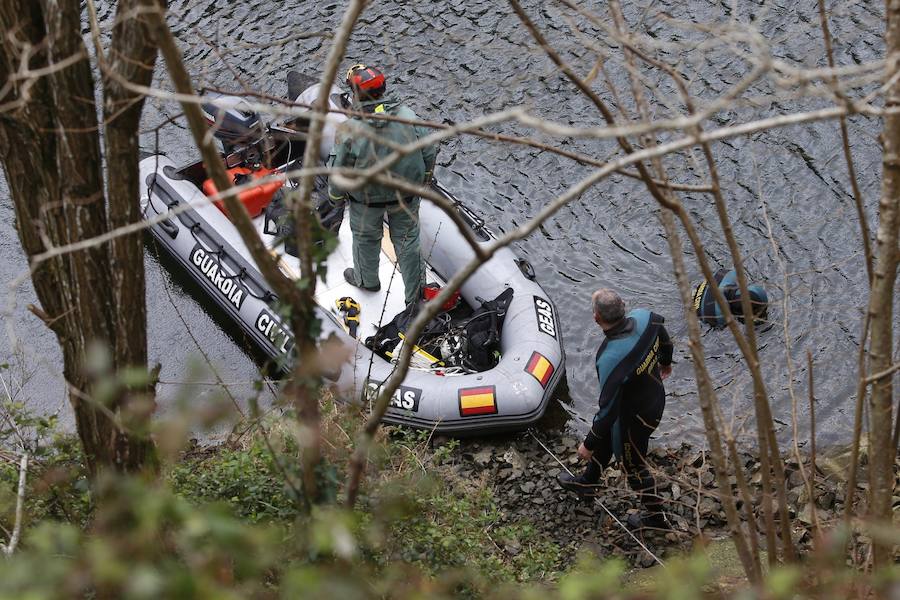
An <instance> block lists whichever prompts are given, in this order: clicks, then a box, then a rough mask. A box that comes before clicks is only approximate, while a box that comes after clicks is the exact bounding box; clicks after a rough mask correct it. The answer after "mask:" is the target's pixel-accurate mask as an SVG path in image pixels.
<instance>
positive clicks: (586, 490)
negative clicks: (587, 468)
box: [556, 473, 598, 496]
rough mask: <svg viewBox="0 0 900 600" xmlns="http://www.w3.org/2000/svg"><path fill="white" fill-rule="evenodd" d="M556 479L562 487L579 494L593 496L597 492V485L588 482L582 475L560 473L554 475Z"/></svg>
mask: <svg viewBox="0 0 900 600" xmlns="http://www.w3.org/2000/svg"><path fill="white" fill-rule="evenodd" d="M556 481H558V482H559V485H561V486H562V487H563V489H566V490H569V491H570V492H575V493H576V494H578V495H579V496H594V495H596V493H597V488H598V485H597V484H596V483H590V482H589V481H587V480H586V479H585V478H584V476H583V475H579V476H578V477H575V476H574V475H572V474H571V473H560V474H559V475H557V476H556Z"/></svg>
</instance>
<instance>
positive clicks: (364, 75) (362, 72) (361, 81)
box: [347, 64, 387, 100]
mask: <svg viewBox="0 0 900 600" xmlns="http://www.w3.org/2000/svg"><path fill="white" fill-rule="evenodd" d="M386 84H387V80H386V79H385V78H384V73H382V72H381V71H379V70H378V69H376V68H374V67H367V66H366V65H363V64H359V65H353V66H352V67H350V68H349V69H348V70H347V87H348V88H350V91H352V92H353V93H354V94H356V95H357V96H358V97H359V98H361V99H369V100H377V99H379V98H381V96H383V95H384V90H385V88H386Z"/></svg>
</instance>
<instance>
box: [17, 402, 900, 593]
mask: <svg viewBox="0 0 900 600" xmlns="http://www.w3.org/2000/svg"><path fill="white" fill-rule="evenodd" d="M187 421H189V418H188V416H185V415H180V416H178V417H173V418H172V419H170V420H169V421H168V422H166V423H164V424H163V425H162V427H161V428H160V430H159V431H160V432H161V433H162V432H167V435H168V437H166V436H165V435H161V434H157V443H158V444H159V445H160V447H161V449H163V450H164V452H163V456H164V460H163V465H162V468H161V473H160V475H161V476H160V478H159V479H158V480H156V481H152V480H144V479H142V478H140V477H138V478H134V479H131V480H129V481H128V482H127V484H124V489H126V490H127V492H126V493H125V494H124V495H123V494H121V493H118V494H117V495H116V497H117V500H116V501H115V502H113V503H112V505H111V506H110V505H106V506H103V505H101V506H97V505H95V502H96V499H94V498H93V497H92V496H91V494H90V493H89V489H90V486H89V484H88V478H87V477H88V476H87V473H86V471H85V469H84V465H83V461H81V459H80V450H79V448H78V444H77V440H74V439H72V438H71V437H69V436H59V435H56V434H55V433H53V432H51V431H50V430H49V429H48V430H46V431H44V433H43V435H44V437H45V439H46V444H45V445H44V447H43V448H44V449H43V450H42V451H41V452H40V453H39V455H38V456H37V457H36V458H35V463H36V465H35V467H34V468H33V471H32V473H31V478H30V480H29V482H28V489H27V495H26V499H27V500H26V519H25V522H24V527H23V529H24V534H23V539H22V542H21V544H20V548H19V549H18V550H17V552H16V553H15V555H14V556H12V557H11V558H10V559H9V560H7V561H0V598H13V597H18V594H20V593H24V592H25V591H26V590H29V591H32V592H35V593H36V595H35V596H34V597H38V598H44V597H46V598H54V597H64V596H70V595H78V594H86V593H87V594H89V593H91V590H99V589H100V588H99V587H98V586H103V585H108V586H110V587H109V589H111V590H115V592H116V594H114V595H118V594H122V595H123V596H125V597H145V596H144V593H143V592H141V591H140V590H137V591H136V590H135V589H134V587H135V586H139V585H146V586H148V587H147V590H145V591H148V590H155V592H154V593H163V594H168V593H175V592H177V590H175V588H172V587H171V586H173V585H178V582H179V581H180V580H181V579H180V578H182V579H183V578H187V579H188V580H189V581H190V586H191V588H192V589H197V590H199V589H206V590H209V594H207V593H206V592H204V593H202V594H199V595H194V594H193V593H192V594H189V595H188V596H185V597H213V596H216V594H218V593H219V592H225V591H226V590H228V593H229V594H232V595H234V594H235V593H237V594H238V597H241V596H245V595H249V596H252V597H270V596H278V595H281V596H283V597H289V596H291V594H292V590H293V591H296V590H297V589H298V588H295V587H293V586H295V585H299V584H298V583H297V582H298V581H301V582H303V585H304V586H306V585H310V586H312V588H309V589H316V590H319V592H321V593H325V592H326V591H327V590H338V589H340V590H345V591H346V590H351V589H352V590H355V591H354V592H353V594H351V596H357V597H379V596H384V595H390V596H392V597H415V596H416V595H417V594H420V593H422V592H423V591H426V590H427V591H429V593H432V592H433V593H434V594H436V595H437V597H441V595H442V594H444V595H446V596H448V597H450V596H452V597H456V596H457V595H460V594H461V595H464V596H470V597H499V598H505V597H521V595H522V594H525V595H526V596H527V595H528V594H538V593H542V594H544V595H546V594H548V593H550V594H551V597H555V596H552V594H559V597H561V598H594V597H597V598H604V597H632V596H635V597H638V596H640V597H647V594H650V596H649V597H653V598H656V597H659V598H669V597H695V596H696V595H701V596H708V597H728V596H730V595H732V594H733V593H735V592H736V591H738V590H745V591H747V590H749V589H751V588H750V587H749V584H748V582H747V580H746V578H745V577H744V576H743V574H742V571H741V566H740V561H739V560H738V558H737V557H736V556H735V555H734V550H733V545H732V543H731V541H730V538H729V532H728V529H727V525H726V522H725V513H724V511H723V508H722V506H721V504H720V503H719V501H718V499H717V490H716V487H715V481H716V479H715V476H714V473H713V471H712V467H711V464H710V461H709V460H708V454H707V452H706V451H704V450H703V449H700V448H697V447H694V446H691V445H688V444H682V445H681V446H679V447H669V448H665V447H652V448H651V461H652V463H653V464H654V467H655V475H656V477H657V482H658V491H659V493H660V495H661V496H662V497H663V498H664V500H665V502H666V506H667V511H668V515H669V519H670V521H671V522H672V525H673V529H672V530H671V531H643V532H638V534H637V539H639V540H640V541H641V544H642V545H643V546H644V547H642V546H641V545H640V544H638V543H637V542H636V541H635V539H634V538H632V537H631V535H629V534H628V533H627V532H626V530H625V529H624V528H623V527H622V526H621V525H619V524H617V523H616V522H615V520H614V519H613V518H612V517H611V516H610V513H611V514H612V515H615V517H616V518H618V519H619V520H620V521H621V522H623V523H624V521H625V519H626V517H627V514H628V512H629V511H630V510H633V509H634V508H636V506H637V499H636V497H634V495H633V494H632V492H631V491H630V490H629V489H628V487H627V484H626V483H625V481H624V474H623V473H622V471H621V470H620V469H619V467H618V465H616V464H614V465H612V466H611V468H610V469H607V471H606V473H605V474H604V476H603V479H602V480H601V484H602V485H601V488H600V493H599V497H598V500H592V499H579V498H577V497H576V496H575V495H574V494H571V493H569V492H566V491H564V490H562V489H560V488H559V487H558V486H557V484H556V481H555V476H556V474H557V472H558V471H559V470H560V469H562V468H563V467H562V466H561V465H560V464H559V463H558V462H557V458H558V459H559V460H560V461H562V463H563V464H564V465H565V466H566V467H568V468H570V469H572V470H573V471H576V470H577V469H579V468H581V465H580V463H579V462H578V459H577V456H576V454H575V448H576V446H577V440H576V439H575V438H573V437H571V436H570V435H569V434H566V433H565V432H561V431H559V430H541V431H533V432H532V431H528V432H522V433H518V434H509V435H505V436H499V437H495V438H462V439H458V438H446V437H443V436H435V435H432V434H431V433H430V432H428V431H423V430H410V429H406V428H399V427H386V428H384V430H383V431H382V432H380V433H379V435H378V436H377V439H376V442H375V444H374V446H373V451H372V455H371V461H370V464H369V471H370V480H369V482H368V484H367V485H366V486H365V488H364V489H363V490H362V493H361V496H360V503H359V505H358V506H357V507H356V509H354V510H342V509H337V508H327V507H325V506H323V507H321V508H314V509H313V510H312V511H311V512H310V513H307V514H305V515H304V510H303V507H302V506H301V505H300V502H301V499H300V495H298V493H297V490H296V487H297V486H298V485H300V484H299V482H300V472H299V456H300V455H299V445H298V444H297V436H298V435H299V433H298V430H297V429H296V427H295V426H294V424H295V423H296V421H295V420H294V419H291V418H286V415H281V416H278V417H276V416H274V414H270V415H269V416H268V417H265V418H259V419H257V420H255V421H253V422H250V423H241V424H239V426H238V427H235V428H234V429H233V431H243V433H242V434H241V435H232V436H229V437H230V439H229V441H226V442H222V443H212V444H208V445H201V444H199V443H198V442H197V440H196V439H192V438H191V437H190V434H189V433H188V432H189V428H186V427H184V426H183V424H184V423H185V422H187ZM178 423H181V424H182V426H181V427H176V425H177V424H178ZM30 424H31V425H33V423H30ZM358 427H359V410H358V409H356V408H354V407H352V406H347V405H343V404H336V403H333V402H331V401H330V400H328V401H327V402H326V403H325V409H324V410H323V448H326V449H327V450H326V452H325V461H324V462H323V467H322V470H321V472H320V473H319V481H320V487H321V488H323V489H325V490H327V493H329V494H332V495H335V496H333V497H332V500H333V503H332V504H333V505H335V506H336V505H337V504H339V500H340V498H339V497H337V496H336V494H337V493H338V489H339V488H338V486H337V485H336V482H338V481H341V480H342V478H343V473H344V472H345V470H346V468H347V459H348V457H349V452H350V450H349V449H350V443H351V441H352V439H353V437H354V430H355V429H356V428H358ZM538 440H540V442H541V443H542V444H543V445H544V446H546V450H545V449H544V448H543V447H542V446H541V444H539V443H538ZM551 453H552V454H553V455H555V457H554V456H551ZM13 456H14V455H13V454H12V453H7V452H3V453H2V454H0V525H2V526H3V527H4V528H5V529H9V528H10V527H11V526H12V512H11V508H12V505H13V504H14V502H12V498H11V497H10V496H9V494H10V490H13V489H14V487H15V479H16V469H15V467H14V464H13V463H14V460H13V459H12V457H13ZM166 457H167V458H166ZM739 457H740V461H741V463H742V465H743V473H744V475H745V477H746V479H747V481H748V482H749V483H750V485H751V487H752V488H753V493H754V494H758V493H759V481H760V477H759V460H758V458H757V457H755V456H753V455H752V454H748V453H745V452H742V453H740V454H739ZM803 460H804V462H805V467H806V472H807V473H811V471H812V470H811V464H810V462H809V458H808V457H804V459H803ZM785 464H786V465H787V469H788V471H787V472H788V485H787V488H788V490H789V492H788V497H789V501H790V515H791V531H792V533H793V536H794V542H795V544H796V545H797V547H798V549H799V551H800V553H801V555H802V556H803V557H804V559H803V560H804V562H805V563H808V564H819V562H821V561H822V560H823V556H824V557H825V558H827V559H828V560H830V561H832V562H833V561H834V560H837V563H839V564H834V565H832V567H833V568H834V569H835V570H834V571H833V576H831V577H824V578H823V576H822V573H820V572H816V573H815V575H814V577H812V578H810V577H809V576H808V575H804V574H803V572H802V571H798V570H797V569H798V568H799V567H796V566H790V565H788V566H780V567H778V568H777V572H778V573H779V575H778V577H777V578H775V579H774V580H772V578H771V577H770V578H767V580H766V581H767V583H766V587H765V588H764V590H761V591H760V594H761V595H760V596H758V597H765V598H770V597H772V598H776V597H788V596H783V595H781V592H780V591H779V590H777V589H774V588H772V586H776V587H777V586H778V585H786V584H787V583H790V586H789V588H785V589H794V588H795V587H796V586H799V588H797V589H800V590H808V591H809V592H810V593H809V596H808V597H825V596H823V595H821V594H822V593H823V592H826V591H827V593H829V594H830V593H837V592H838V591H839V590H845V589H846V588H845V587H844V586H847V585H851V584H852V585H862V582H863V581H864V580H865V579H866V578H867V575H866V573H865V571H864V569H860V568H858V567H855V566H853V565H852V564H848V565H844V559H843V558H840V557H841V556H843V554H842V553H838V554H836V555H835V554H834V552H833V551H834V549H835V547H844V545H846V544H847V543H849V544H850V545H851V548H852V550H851V554H850V556H852V557H855V559H854V560H855V561H856V564H857V565H859V564H865V561H866V556H865V555H864V552H865V548H866V547H868V542H869V541H870V540H869V539H867V537H866V536H865V535H863V534H862V533H860V532H856V533H854V534H853V535H851V536H847V535H846V534H845V533H843V532H844V529H843V528H842V527H841V525H840V521H841V518H842V515H843V508H844V504H845V501H846V498H845V495H844V490H845V486H846V482H845V481H843V479H842V477H841V476H842V467H841V466H840V462H839V461H838V460H837V459H835V458H828V457H822V458H820V459H818V461H817V466H818V469H817V471H816V473H817V474H816V478H815V483H814V489H815V497H814V499H813V501H810V498H809V493H808V489H809V488H808V486H807V484H806V482H804V481H803V479H802V477H801V476H800V474H799V473H800V472H799V470H798V469H797V463H796V461H795V460H794V459H793V458H792V457H786V458H785ZM863 464H865V459H864V460H863ZM898 466H900V463H898ZM117 477H121V476H117ZM329 482H330V483H329ZM116 485H118V487H119V492H121V489H122V487H123V482H122V481H121V480H119V481H118V483H117V484H116ZM735 485H736V482H735ZM103 486H104V483H103V481H102V480H101V482H100V483H99V491H98V492H97V493H98V497H100V498H102V493H103V492H102V490H103ZM858 489H859V492H860V494H859V495H858V496H857V501H858V502H864V495H865V494H864V491H865V489H866V483H865V478H864V477H863V478H862V481H861V482H860V483H859V484H858ZM601 504H602V506H601ZM604 507H605V508H604ZM739 508H741V510H742V511H743V507H739ZM814 508H815V510H814ZM862 509H864V507H863V506H857V510H862ZM606 510H608V511H609V512H608V513H607V512H606ZM742 514H743V516H744V518H745V519H746V514H744V513H743V512H742ZM124 522H129V523H130V524H131V527H132V531H134V532H135V533H134V534H130V535H128V536H125V537H124V538H122V539H119V537H115V536H113V535H112V534H113V532H115V531H117V530H116V526H121V525H122V524H123V523H124ZM759 522H760V521H759V520H757V523H759ZM763 535H764V532H763V531H762V530H760V532H759V536H760V538H759V543H760V544H761V545H762V544H763V541H762V536H763ZM142 536H149V537H148V539H146V540H144V541H143V542H142V541H141V538H142ZM150 539H158V541H160V542H161V543H159V544H157V545H158V547H155V548H154V547H151V546H153V544H150V543H149V541H150ZM123 544H124V545H126V546H128V547H127V549H123V548H122V545H123ZM136 544H147V547H146V548H139V547H137V546H135V545H136ZM85 549H90V551H89V552H87V554H85V553H84V550H85ZM248 552H249V555H248V554H247V553H248ZM651 552H652V555H651ZM829 552H831V553H832V554H831V555H830V558H829V555H828V553H829ZM135 555H136V556H137V557H138V558H137V563H138V567H135V568H131V567H129V566H128V564H126V563H127V562H128V561H125V560H124V559H117V558H116V556H122V557H124V556H135ZM654 556H655V557H658V559H659V560H660V561H662V562H663V563H664V564H665V566H660V565H659V564H657V561H656V559H655V558H654ZM835 556H837V557H838V559H835ZM172 559H177V560H175V561H174V562H173V560H172ZM48 561H49V562H48ZM816 561H819V562H816ZM853 562H854V561H848V563H853ZM245 563H246V564H245ZM38 564H49V565H51V568H49V569H48V571H47V574H46V576H45V577H43V578H42V579H37V578H35V576H36V574H37V573H36V571H35V569H37V565H38ZM197 564H200V565H201V567H200V568H199V569H198V568H196V565H197ZM347 568H350V569H351V570H352V573H353V574H352V575H350V576H343V575H341V574H340V573H341V570H342V569H347ZM894 570H895V571H896V569H894ZM144 571H146V573H144ZM141 573H142V574H141ZM298 573H301V574H302V575H298ZM401 573H402V575H401ZM23 574H30V575H29V577H31V578H32V579H31V580H28V579H27V578H26V576H25V575H23ZM136 574H141V575H140V577H144V576H146V577H147V578H148V581H145V582H140V581H137V580H136V579H135V577H137V575H136ZM895 575H896V573H895ZM140 577H138V579H140ZM298 578H299V579H298ZM398 578H399V579H398ZM779 578H780V579H779ZM400 581H403V582H404V583H402V584H401V583H399V582H400ZM773 581H774V582H773ZM378 585H381V586H391V585H399V586H400V587H397V588H391V587H388V588H385V589H382V590H380V591H379V589H378V588H377V586H378ZM72 586H75V587H74V588H73V587H72ZM672 586H675V587H674V588H673V587H672ZM304 589H307V588H304ZM572 589H574V590H576V591H577V590H582V591H581V592H577V593H576V592H571V593H572V594H574V595H571V594H570V592H567V591H566V590H570V591H571V590H572ZM60 590H64V591H65V593H63V592H61V591H60ZM541 590H542V591H541ZM600 590H608V591H609V595H608V596H606V595H604V594H605V593H606V592H601V591H600ZM675 590H680V592H679V593H681V592H684V593H685V594H687V596H677V595H673V594H675ZM814 590H818V592H815V593H814ZM42 592H43V593H42ZM69 592H74V594H70V593H69ZM245 592H246V594H245ZM308 592H309V590H307V591H306V592H304V593H308ZM613 592H615V593H613ZM335 593H337V592H335ZM598 593H599V595H598ZM579 594H580V595H579ZM97 595H98V597H100V596H102V595H103V594H99V593H98V594H97ZM176 595H178V594H177V593H176ZM792 597H807V596H804V595H802V594H801V595H800V596H792Z"/></svg>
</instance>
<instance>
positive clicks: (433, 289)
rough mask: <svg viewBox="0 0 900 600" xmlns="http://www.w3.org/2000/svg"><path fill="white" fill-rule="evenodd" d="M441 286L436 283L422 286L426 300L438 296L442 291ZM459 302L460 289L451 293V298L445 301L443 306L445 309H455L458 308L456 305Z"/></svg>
mask: <svg viewBox="0 0 900 600" xmlns="http://www.w3.org/2000/svg"><path fill="white" fill-rule="evenodd" d="M441 289H442V288H441V286H439V285H438V284H436V283H429V284H428V285H426V286H425V287H424V288H422V297H424V298H425V300H426V301H429V300H432V299H434V298H437V295H438V294H440V293H441ZM457 304H459V290H456V291H455V292H453V294H451V295H450V298H449V299H448V300H447V301H446V302H444V305H443V306H442V307H441V309H443V310H453V309H454V308H456V305H457Z"/></svg>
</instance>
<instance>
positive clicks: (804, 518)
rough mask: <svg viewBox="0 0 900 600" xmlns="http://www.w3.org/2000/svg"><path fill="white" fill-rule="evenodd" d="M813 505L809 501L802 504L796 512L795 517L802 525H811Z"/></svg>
mask: <svg viewBox="0 0 900 600" xmlns="http://www.w3.org/2000/svg"><path fill="white" fill-rule="evenodd" d="M812 514H813V505H812V503H811V502H807V503H806V504H804V505H803V506H802V507H801V508H800V511H799V512H798V513H797V519H799V521H800V522H801V523H803V524H804V525H812V522H813V518H812Z"/></svg>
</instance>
